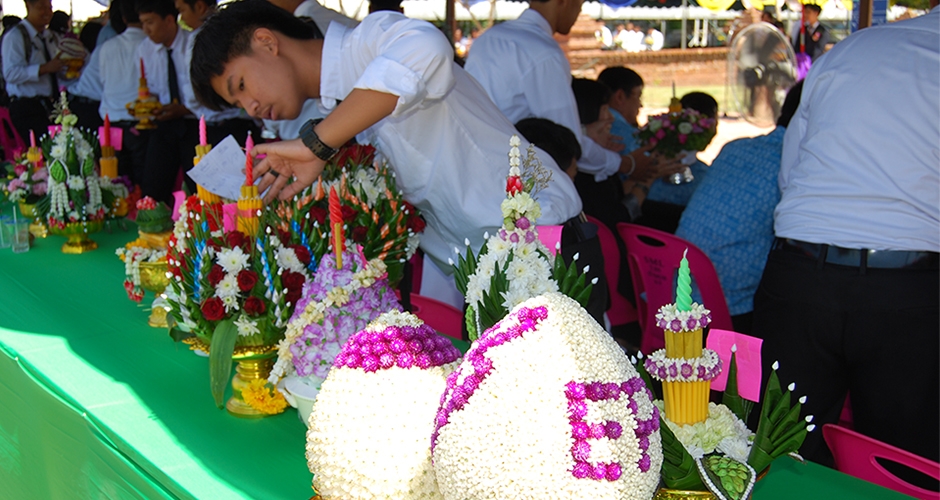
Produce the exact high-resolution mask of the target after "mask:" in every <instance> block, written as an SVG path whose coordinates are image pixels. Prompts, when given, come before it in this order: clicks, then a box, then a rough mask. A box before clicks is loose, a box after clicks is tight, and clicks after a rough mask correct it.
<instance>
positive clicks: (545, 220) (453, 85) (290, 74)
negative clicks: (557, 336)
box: [192, 0, 581, 305]
mask: <svg viewBox="0 0 940 500" xmlns="http://www.w3.org/2000/svg"><path fill="white" fill-rule="evenodd" d="M192 67H193V74H192V77H193V84H194V88H195V90H196V95H197V96H199V98H200V100H201V101H202V102H203V103H204V104H206V105H208V106H210V107H225V106H238V107H241V108H244V109H245V110H246V111H247V112H248V113H249V114H250V115H251V116H254V117H263V116H277V117H285V118H294V117H296V116H297V115H298V113H300V110H301V107H302V105H303V103H304V101H305V100H307V99H312V98H320V100H321V102H322V103H323V106H324V107H325V108H327V109H330V110H332V112H331V113H330V114H329V116H327V117H326V118H325V119H324V120H323V121H322V122H319V123H318V124H316V125H314V124H313V123H312V122H309V123H308V124H307V125H306V126H305V127H304V130H303V131H302V132H301V137H302V139H298V140H292V141H283V142H279V143H274V144H262V145H258V146H256V147H255V152H256V154H257V155H261V154H266V155H267V157H266V158H265V159H263V160H261V162H260V163H258V165H257V166H256V167H255V173H256V174H257V175H258V176H260V178H261V183H260V188H261V189H262V190H264V189H267V188H268V187H270V188H271V189H270V191H268V193H267V194H266V196H265V198H266V200H268V201H270V200H271V199H273V198H274V197H276V196H278V195H280V198H282V199H289V198H290V197H292V196H294V195H295V194H297V193H298V192H300V191H301V190H302V189H304V188H305V187H308V186H310V185H311V183H313V181H314V180H315V179H316V178H317V177H318V176H319V175H320V172H322V170H323V168H324V166H325V165H326V161H327V160H329V159H330V158H331V157H332V155H333V154H335V148H339V147H340V146H342V145H343V144H345V143H346V142H347V141H349V140H350V139H352V138H353V137H356V138H357V139H358V140H359V141H360V142H365V143H371V144H373V145H374V146H375V147H376V148H377V149H378V151H379V152H381V153H382V154H383V155H385V156H386V157H387V158H388V159H389V162H390V163H391V166H392V168H393V169H394V171H395V174H396V176H397V181H398V187H399V188H400V189H401V190H402V192H403V193H404V197H405V199H406V200H407V201H408V202H409V203H411V204H413V205H414V206H416V207H417V208H419V209H420V210H421V213H422V214H423V215H424V217H425V219H426V220H427V224H428V225H427V228H426V229H425V232H424V233H423V234H422V235H421V248H423V249H424V251H425V252H426V254H427V255H429V256H430V257H431V258H432V260H433V261H434V263H435V264H437V266H439V267H440V268H441V269H448V268H449V266H448V265H447V263H446V262H447V259H448V257H450V256H452V255H453V254H454V253H453V252H454V248H455V247H459V248H463V245H464V239H465V238H468V239H469V240H470V242H471V245H472V246H473V248H474V249H475V250H476V249H479V248H480V247H481V246H482V244H483V233H484V232H485V231H490V232H491V233H492V232H493V231H495V230H497V228H498V227H499V226H500V225H501V224H502V214H501V212H500V203H501V202H502V200H503V199H504V197H505V183H506V180H505V179H506V173H507V172H508V168H509V167H508V163H507V159H506V158H507V156H506V154H507V151H508V147H509V146H508V145H509V139H510V137H511V136H512V135H513V134H515V133H516V130H515V128H514V127H513V126H512V124H511V123H510V122H509V121H508V120H507V119H506V117H505V116H503V115H502V113H500V112H499V110H498V109H496V107H495V106H494V105H493V103H492V101H490V99H489V98H488V97H487V96H486V93H485V92H484V91H483V89H482V88H481V87H480V86H479V85H478V84H477V83H476V82H475V81H474V80H473V78H471V77H470V76H469V75H468V74H467V73H466V72H465V71H464V70H463V69H462V68H460V67H459V66H457V64H455V63H454V52H453V48H452V47H451V44H450V42H449V41H448V40H447V38H446V37H445V36H444V35H443V34H442V33H441V32H440V31H439V30H438V29H437V28H435V27H434V26H433V25H431V24H429V23H426V22H424V21H417V20H413V19H408V18H406V17H404V16H403V15H401V14H398V13H393V12H378V13H375V14H372V15H370V16H368V17H367V18H366V19H365V20H364V21H363V22H362V24H360V26H359V27H358V28H356V29H349V28H347V27H346V26H343V25H341V24H339V23H333V24H331V25H330V27H329V29H328V31H327V33H326V38H325V39H323V40H320V39H317V38H316V37H315V35H314V33H313V31H312V30H311V29H310V27H309V26H308V25H307V24H306V23H304V22H302V21H300V20H298V19H297V18H295V17H293V16H291V15H290V14H289V13H287V12H285V11H284V10H282V9H278V8H275V7H273V6H271V5H270V4H268V3H265V2H258V1H252V0H248V1H236V2H232V3H230V4H227V5H226V6H225V7H224V8H222V9H220V11H219V13H218V14H216V15H215V16H213V17H211V18H210V19H209V20H208V21H207V22H206V25H205V27H204V28H203V31H202V32H201V33H200V34H199V35H198V37H197V38H196V46H195V49H194V50H193V66H192ZM527 145H528V143H526V142H525V141H524V140H523V145H522V147H523V148H525V147H526V146H527ZM315 151H316V152H315ZM539 157H540V158H541V160H542V162H543V163H544V164H545V165H546V166H547V167H548V168H551V169H555V168H557V166H556V165H555V163H554V162H553V161H552V160H551V157H550V156H548V155H547V154H546V153H544V152H541V151H539ZM559 173H560V172H559ZM277 174H280V175H277ZM291 178H293V183H292V184H288V180H289V179H291ZM539 201H540V202H541V204H542V218H541V219H540V220H539V222H540V223H542V224H561V223H564V222H565V221H567V220H569V219H571V218H573V217H574V216H576V215H577V214H578V213H580V211H581V202H580V201H579V200H578V195H577V192H576V191H575V189H574V185H573V184H572V183H571V180H570V179H568V178H567V177H566V176H564V175H555V176H554V177H553V181H552V182H551V183H550V184H549V186H548V188H547V189H545V190H544V191H542V192H540V194H539ZM427 267H430V266H427ZM427 267H426V268H425V273H427V272H428V270H427ZM453 292H454V293H455V294H456V289H454V290H453ZM436 298H440V299H442V300H447V301H449V302H451V299H448V298H447V297H442V296H437V297H436ZM461 302H462V300H461V299H460V298H459V295H458V299H457V305H459V304H460V303H461ZM451 303H453V302H451Z"/></svg>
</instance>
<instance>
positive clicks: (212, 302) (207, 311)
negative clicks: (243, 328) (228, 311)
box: [200, 297, 225, 321]
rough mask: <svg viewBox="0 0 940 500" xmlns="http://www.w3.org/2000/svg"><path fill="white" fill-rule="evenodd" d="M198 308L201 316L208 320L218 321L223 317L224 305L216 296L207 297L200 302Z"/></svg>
mask: <svg viewBox="0 0 940 500" xmlns="http://www.w3.org/2000/svg"><path fill="white" fill-rule="evenodd" d="M200 309H202V316H203V317H204V318H206V319H207V320H209V321H219V320H220V319H222V318H224V317H225V305H224V304H222V299H220V298H218V297H212V298H211V299H207V300H206V301H205V302H203V303H202V306H201V307H200Z"/></svg>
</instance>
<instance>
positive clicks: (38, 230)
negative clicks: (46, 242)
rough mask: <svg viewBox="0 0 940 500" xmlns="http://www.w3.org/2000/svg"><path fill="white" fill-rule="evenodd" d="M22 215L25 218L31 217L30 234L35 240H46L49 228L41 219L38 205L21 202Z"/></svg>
mask: <svg viewBox="0 0 940 500" xmlns="http://www.w3.org/2000/svg"><path fill="white" fill-rule="evenodd" d="M19 205H20V213H21V214H23V216H24V217H29V218H31V219H33V220H32V222H30V223H29V234H31V235H33V237H34V238H45V237H46V236H49V226H47V225H46V222H45V221H43V220H42V218H40V217H39V212H38V211H37V210H36V205H35V204H33V203H24V202H22V201H21V202H19Z"/></svg>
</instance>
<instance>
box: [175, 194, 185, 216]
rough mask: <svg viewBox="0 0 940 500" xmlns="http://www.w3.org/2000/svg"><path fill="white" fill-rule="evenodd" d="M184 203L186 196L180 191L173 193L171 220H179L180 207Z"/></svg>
mask: <svg viewBox="0 0 940 500" xmlns="http://www.w3.org/2000/svg"><path fill="white" fill-rule="evenodd" d="M184 203H186V194H185V193H183V192H182V191H174V192H173V215H172V217H173V220H174V221H177V220H179V218H180V207H182V206H183V204H184Z"/></svg>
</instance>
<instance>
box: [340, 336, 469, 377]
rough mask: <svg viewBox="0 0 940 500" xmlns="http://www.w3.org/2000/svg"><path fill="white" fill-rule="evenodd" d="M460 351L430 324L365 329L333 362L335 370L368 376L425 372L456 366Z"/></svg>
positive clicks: (350, 339) (347, 343) (351, 339)
mask: <svg viewBox="0 0 940 500" xmlns="http://www.w3.org/2000/svg"><path fill="white" fill-rule="evenodd" d="M459 357H460V351H458V350H457V348H456V347H454V345H453V344H451V343H450V341H449V340H447V339H445V338H444V337H441V336H440V335H438V334H437V333H436V332H435V331H434V329H433V328H431V327H429V326H428V325H421V326H419V327H417V328H415V327H413V326H390V327H388V328H386V329H384V330H382V331H381V332H370V331H368V330H363V331H361V332H359V333H356V334H355V335H353V336H352V337H350V338H349V341H348V342H346V344H345V345H343V350H342V351H340V353H339V354H338V355H337V356H336V359H335V360H334V361H333V367H334V368H342V367H346V368H361V369H363V370H365V371H366V372H368V373H372V372H375V371H378V370H387V369H389V368H392V367H395V366H397V367H399V368H412V367H417V368H420V369H422V370H425V369H428V368H432V367H435V366H441V365H445V364H447V363H453V362H454V361H455V360H457V358H459Z"/></svg>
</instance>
